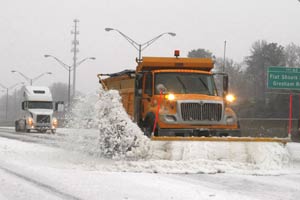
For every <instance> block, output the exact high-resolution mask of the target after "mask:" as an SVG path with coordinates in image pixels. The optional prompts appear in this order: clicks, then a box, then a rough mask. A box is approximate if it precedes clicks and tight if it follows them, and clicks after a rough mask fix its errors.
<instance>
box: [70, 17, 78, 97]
mask: <svg viewBox="0 0 300 200" xmlns="http://www.w3.org/2000/svg"><path fill="white" fill-rule="evenodd" d="M73 22H74V24H75V26H74V30H73V31H71V34H74V40H73V41H72V44H73V48H72V49H71V52H73V98H74V97H75V90H76V87H75V84H76V67H77V52H79V49H77V46H78V45H79V41H78V40H77V35H78V34H79V31H78V27H77V24H78V22H79V20H78V19H74V21H73Z"/></svg>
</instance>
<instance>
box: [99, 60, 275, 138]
mask: <svg viewBox="0 0 300 200" xmlns="http://www.w3.org/2000/svg"><path fill="white" fill-rule="evenodd" d="M213 67H214V61H213V60H212V59H210V58H180V57H178V55H176V56H175V57H143V58H142V60H141V61H138V65H137V67H136V70H124V71H121V72H118V73H111V74H98V78H99V82H100V83H101V84H102V86H103V88H104V89H106V90H118V91H119V93H120V95H121V97H122V103H123V106H124V108H125V110H126V111H127V113H128V114H129V115H130V116H131V118H132V119H133V121H135V122H136V123H137V124H138V126H139V127H140V128H141V129H142V130H143V131H144V133H145V135H147V136H148V137H151V138H152V139H153V140H207V139H208V138H211V139H213V138H215V137H211V136H216V137H218V138H223V139H221V140H223V141H224V140H225V141H228V138H236V139H235V140H237V141H241V140H245V139H242V138H239V137H240V136H241V132H240V129H239V123H238V118H237V116H236V114H235V112H234V111H233V110H232V108H231V107H230V102H229V101H230V100H231V99H230V98H228V97H230V96H228V95H229V94H228V76H227V74H224V73H221V74H220V75H222V76H223V93H222V94H221V95H220V94H218V90H217V87H216V84H215V80H214V75H215V74H214V73H213V72H212V69H213ZM203 136H204V137H203ZM222 136H231V137H222ZM205 138H206V139H205ZM217 140H220V139H217ZM246 140H249V141H253V138H252V139H251V138H248V139H246ZM213 141H216V139H213ZM267 141H270V138H269V139H267Z"/></svg>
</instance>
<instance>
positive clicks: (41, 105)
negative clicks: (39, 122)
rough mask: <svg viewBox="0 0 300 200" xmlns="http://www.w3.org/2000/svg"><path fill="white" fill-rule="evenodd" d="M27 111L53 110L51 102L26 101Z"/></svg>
mask: <svg viewBox="0 0 300 200" xmlns="http://www.w3.org/2000/svg"><path fill="white" fill-rule="evenodd" d="M28 108H29V109H53V104H52V102H51V101H28Z"/></svg>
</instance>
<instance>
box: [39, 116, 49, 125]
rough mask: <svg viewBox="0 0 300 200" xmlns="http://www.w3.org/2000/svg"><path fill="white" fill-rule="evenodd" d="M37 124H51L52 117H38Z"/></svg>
mask: <svg viewBox="0 0 300 200" xmlns="http://www.w3.org/2000/svg"><path fill="white" fill-rule="evenodd" d="M36 121H37V123H50V115H37V116H36Z"/></svg>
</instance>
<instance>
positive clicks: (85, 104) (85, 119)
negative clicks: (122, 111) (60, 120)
mask: <svg viewBox="0 0 300 200" xmlns="http://www.w3.org/2000/svg"><path fill="white" fill-rule="evenodd" d="M97 100H98V94H96V93H93V94H88V95H86V96H79V97H77V99H76V100H75V103H74V104H73V105H72V109H71V113H70V114H69V115H68V116H67V117H66V118H67V122H66V127H70V128H96V127H97V121H98V120H97V114H96V113H97V112H96V110H95V103H96V102H97Z"/></svg>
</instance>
